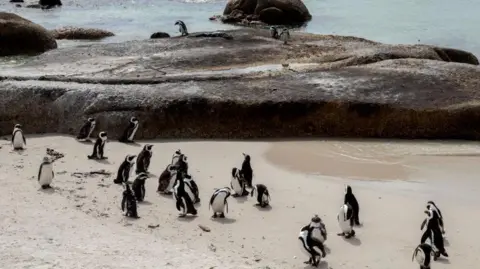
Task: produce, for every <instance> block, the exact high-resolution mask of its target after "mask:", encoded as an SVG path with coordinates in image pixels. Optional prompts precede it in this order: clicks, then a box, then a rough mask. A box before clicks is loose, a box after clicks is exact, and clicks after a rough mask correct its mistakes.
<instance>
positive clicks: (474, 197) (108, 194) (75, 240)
mask: <svg viewBox="0 0 480 269" xmlns="http://www.w3.org/2000/svg"><path fill="white" fill-rule="evenodd" d="M146 142H147V141H142V142H141V144H142V145H143V144H145V143H146ZM2 143H3V144H2V148H1V149H0V156H1V157H0V183H1V184H2V187H1V188H2V192H1V195H0V201H1V205H2V210H1V211H0V224H1V225H0V247H1V249H0V251H1V252H0V253H2V256H1V257H2V259H0V268H69V269H71V268H267V266H269V267H270V268H288V269H290V268H308V267H306V266H305V265H304V264H303V261H305V260H306V259H307V257H306V256H304V255H303V254H302V252H301V251H300V247H299V241H298V239H297V236H298V232H299V229H300V228H301V227H302V226H304V225H306V224H308V222H309V220H310V218H311V216H312V215H313V214H315V213H318V214H319V215H320V216H321V217H322V218H323V220H324V222H325V223H326V225H327V230H328V233H329V237H328V240H327V242H326V245H327V246H328V248H329V249H330V251H331V253H330V254H329V255H327V257H326V258H325V259H323V261H322V263H321V264H320V267H319V268H330V267H331V268H335V269H338V268H341V269H350V268H352V269H353V268H355V269H357V268H370V269H376V268H378V269H385V268H389V269H405V268H418V266H417V264H416V263H414V262H412V260H411V258H412V252H413V249H414V248H415V247H416V246H417V245H418V243H419V240H420V236H421V231H420V224H421V222H422V220H423V218H424V214H423V210H424V208H425V203H426V201H427V200H429V199H433V200H435V201H436V202H437V204H438V206H439V207H440V209H441V210H442V213H443V214H444V218H445V219H444V220H445V227H446V231H447V236H448V240H449V244H448V245H447V251H448V253H449V254H450V258H449V259H448V260H447V261H437V262H434V263H433V265H432V268H434V269H437V268H438V269H441V268H477V267H478V262H479V257H478V253H480V244H478V242H477V241H478V238H479V237H478V236H477V235H476V234H475V233H476V231H477V223H478V222H479V220H480V207H479V206H478V202H479V200H480V198H479V196H478V191H480V188H479V186H480V184H479V181H478V179H477V178H476V176H477V175H478V172H479V171H480V167H479V166H478V160H479V158H478V157H477V155H476V154H478V153H479V152H480V148H479V147H478V146H477V145H475V144H471V143H470V144H466V145H460V146H458V145H443V146H442V145H441V144H429V145H427V147H424V146H422V147H419V146H418V145H417V146H415V145H414V146H411V145H406V144H389V145H387V146H385V145H386V144H385V143H383V144H379V143H374V144H370V145H369V146H362V144H361V143H360V144H358V145H360V146H358V145H356V144H355V143H353V144H352V143H351V142H349V143H345V142H335V143H333V142H328V143H323V144H321V143H315V142H302V143H300V142H299V143H292V142H288V143H267V142H175V143H172V142H170V143H161V142H154V143H153V144H154V148H153V151H154V154H153V159H152V165H151V172H152V173H153V174H155V177H152V178H150V179H149V180H147V194H146V202H145V203H141V204H139V209H138V211H139V215H140V217H141V218H140V219H138V220H131V219H127V218H125V217H123V216H122V213H121V210H120V200H121V193H122V187H121V186H119V185H115V184H113V182H112V181H113V178H114V177H115V175H116V172H117V169H118V166H119V164H120V163H121V161H123V159H124V157H125V155H126V154H138V153H139V152H140V150H141V147H140V146H135V145H124V144H120V143H117V142H110V143H108V144H107V145H106V156H108V157H109V162H110V163H108V164H105V163H100V162H96V161H92V160H88V159H87V157H86V156H87V155H88V154H90V153H91V150H92V145H91V144H83V143H78V142H76V141H75V140H74V139H73V138H71V137H66V136H42V137H36V138H30V139H28V140H27V143H28V145H27V146H28V148H27V149H26V150H25V151H24V152H22V153H17V152H13V151H12V150H11V146H10V145H9V143H8V142H7V141H3V142H2ZM272 145H273V147H272ZM342 145H343V146H342ZM351 145H353V146H355V147H356V149H357V150H353V151H352V150H350V151H349V150H347V149H345V148H346V146H351ZM372 145H383V147H386V148H387V149H388V150H389V151H392V148H400V149H402V150H401V151H398V152H400V153H401V152H403V154H400V153H398V152H397V153H392V154H391V155H395V154H397V155H398V156H400V157H398V156H397V157H395V156H393V157H391V158H392V159H390V160H393V159H395V161H397V162H400V163H403V164H404V166H405V167H403V168H402V169H403V170H402V171H400V170H398V169H397V168H396V169H392V171H391V172H392V173H393V174H395V173H397V174H398V176H397V177H398V178H402V179H406V180H407V181H400V180H397V181H361V180H351V179H342V178H339V177H338V175H336V174H335V173H334V171H333V170H334V169H331V168H332V167H335V168H337V169H338V170H342V169H343V170H344V171H343V172H342V173H340V176H343V177H344V178H349V177H350V175H351V174H354V170H355V169H357V170H359V169H362V166H361V165H360V166H359V165H358V163H350V164H349V163H348V162H346V161H345V159H344V158H350V159H352V158H351V157H352V156H356V155H355V154H357V155H358V152H357V153H355V154H350V153H352V152H355V151H358V148H362V147H363V149H366V148H370V147H371V146H372ZM339 146H340V147H343V151H338V150H337V151H336V150H335V148H338V147H339ZM46 147H50V148H53V149H55V150H57V151H59V152H62V153H64V154H65V155H66V156H65V157H64V158H62V159H60V160H58V161H57V162H55V163H54V169H55V172H56V173H57V174H56V178H55V179H54V182H53V183H52V186H54V191H52V192H49V191H43V190H41V189H40V187H39V185H38V183H37V181H36V176H37V173H38V167H39V165H40V163H41V160H42V157H43V156H44V154H45V149H46ZM381 147H382V146H381ZM178 148H181V149H182V151H183V152H184V153H185V154H186V155H187V156H188V158H189V165H190V173H191V174H192V176H193V177H194V179H195V180H196V181H197V184H198V185H199V188H200V197H201V199H202V202H201V205H199V207H198V211H199V216H198V217H197V218H192V219H186V220H181V219H178V218H177V216H178V212H177V211H176V209H175V205H174V200H173V199H172V198H170V197H165V196H162V195H159V194H157V193H156V189H157V184H158V176H159V175H160V173H161V172H162V171H163V169H164V168H165V166H166V165H167V164H168V163H169V162H170V159H171V156H172V153H173V152H174V151H175V150H176V149H178ZM439 148H443V149H444V150H443V151H441V152H440V151H438V150H437V149H439ZM305 149H309V150H310V153H308V152H305V151H304V150H305ZM327 149H328V150H331V151H332V152H333V153H332V154H331V155H330V157H328V156H323V157H321V159H315V158H306V159H307V160H310V161H311V162H313V164H310V165H307V166H306V167H302V166H301V165H299V164H298V163H299V161H298V160H301V159H300V157H297V159H291V158H292V157H289V156H288V154H289V152H292V153H295V152H297V153H295V154H297V155H296V156H301V157H305V156H307V155H308V154H312V152H313V153H318V152H325V151H326V150H327ZM299 150H300V151H302V150H303V151H302V152H303V153H302V154H300V155H299V154H298V151H299ZM242 152H246V153H248V154H250V155H251V157H252V166H253V169H254V176H255V177H254V183H264V184H266V185H267V186H268V187H269V189H270V192H271V195H272V209H271V210H259V209H258V208H257V207H255V206H254V203H255V202H254V199H253V198H251V197H248V199H241V198H238V199H237V198H231V199H230V200H229V209H230V212H229V213H228V214H227V219H226V220H224V221H221V220H212V219H210V216H211V215H212V212H211V211H209V210H208V201H209V198H210V195H211V194H212V192H213V188H215V187H224V186H228V185H229V180H230V171H231V168H232V167H233V166H237V167H239V166H240V165H241V161H242V154H241V153H242ZM339 152H340V153H342V154H337V153H339ZM405 152H407V153H409V154H404V153H405ZM347 153H348V154H347ZM370 153H371V154H373V155H372V156H377V159H382V158H383V157H384V155H382V154H377V155H375V152H373V151H371V152H370ZM424 153H428V154H431V153H436V154H437V155H442V154H444V153H450V154H451V155H452V153H455V154H456V156H447V157H441V156H436V157H431V156H430V157H428V156H420V155H419V154H424ZM439 153H440V154H439ZM472 153H473V154H472ZM295 154H293V155H294V156H295ZM305 154H307V155H305ZM349 154H350V155H349ZM412 154H413V155H416V156H410V155H412ZM455 154H453V155H455ZM360 155H361V154H360ZM365 155H366V154H365ZM407 155H408V156H410V157H408V156H407ZM463 155H465V156H463ZM467 155H469V156H467ZM265 156H267V158H265ZM339 156H340V157H339ZM341 156H343V157H341ZM372 156H370V157H372ZM406 156H407V157H406ZM342 158H343V159H342ZM370 159H372V158H370ZM373 159H375V158H373ZM289 160H290V161H289ZM377 161H378V160H377ZM317 162H318V163H320V162H321V163H322V164H321V165H320V164H319V168H317V169H314V168H315V163H317ZM273 163H277V164H280V165H282V166H285V165H287V164H289V163H290V164H292V167H291V169H292V170H285V169H283V168H281V167H280V166H276V165H274V164H273ZM300 163H301V162H300ZM312 167H313V168H312ZM322 167H329V168H330V169H325V170H328V171H327V173H325V174H326V176H325V175H312V174H310V175H308V174H306V173H303V172H302V171H306V172H316V173H320V174H321V170H322V169H321V168H322ZM98 169H105V170H107V171H110V172H112V173H113V174H112V176H110V177H105V176H94V177H85V178H77V177H74V176H72V175H71V173H73V172H89V171H92V170H98ZM368 169H370V170H375V169H379V170H382V169H383V170H385V168H378V167H376V166H374V165H373V166H368ZM387 170H388V169H387ZM294 171H295V172H294ZM359 174H361V175H362V177H365V178H368V177H370V178H371V179H378V178H381V175H386V174H388V173H386V172H385V171H381V172H379V173H374V172H371V171H370V172H368V173H366V172H359ZM385 178H395V176H388V177H385ZM131 179H132V180H133V177H131ZM345 183H349V184H351V186H352V187H353V190H354V193H355V194H356V196H357V199H358V200H359V202H360V206H361V211H360V221H361V222H363V223H364V226H363V227H361V228H357V229H356V232H357V237H356V238H355V239H351V240H344V239H342V238H341V237H338V236H336V233H337V232H338V231H339V228H338V225H337V223H336V214H337V211H338V208H339V207H340V205H341V203H342V200H343V188H344V184H345ZM99 184H101V185H102V186H99ZM198 224H202V225H205V226H208V227H210V228H211V230H212V231H211V232H210V233H207V232H203V231H202V230H200V229H199V228H198V226H197V225H198ZM148 225H160V226H159V227H158V228H154V229H152V228H148V227H147V226H148ZM212 245H213V246H214V247H212ZM214 250H215V251H214ZM295 256H296V258H295Z"/></svg>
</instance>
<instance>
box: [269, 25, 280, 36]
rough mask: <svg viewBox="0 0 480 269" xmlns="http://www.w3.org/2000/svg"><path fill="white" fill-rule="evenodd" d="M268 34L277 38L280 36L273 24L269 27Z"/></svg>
mask: <svg viewBox="0 0 480 269" xmlns="http://www.w3.org/2000/svg"><path fill="white" fill-rule="evenodd" d="M270 36H271V37H272V38H273V39H279V38H280V36H279V35H278V30H277V27H275V26H271V27H270Z"/></svg>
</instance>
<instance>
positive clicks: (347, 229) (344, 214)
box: [337, 204, 355, 238]
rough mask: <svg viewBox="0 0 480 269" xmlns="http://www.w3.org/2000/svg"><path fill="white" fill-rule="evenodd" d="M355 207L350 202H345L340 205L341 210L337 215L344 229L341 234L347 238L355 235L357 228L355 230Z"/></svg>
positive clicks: (341, 227)
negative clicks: (353, 219)
mask: <svg viewBox="0 0 480 269" xmlns="http://www.w3.org/2000/svg"><path fill="white" fill-rule="evenodd" d="M352 218H353V209H352V207H351V206H350V205H349V204H344V205H342V206H341V207H340V212H339V213H338V215H337V221H338V224H339V225H340V229H341V230H342V232H341V233H339V234H338V235H339V236H345V238H350V237H352V236H355V230H353V221H352Z"/></svg>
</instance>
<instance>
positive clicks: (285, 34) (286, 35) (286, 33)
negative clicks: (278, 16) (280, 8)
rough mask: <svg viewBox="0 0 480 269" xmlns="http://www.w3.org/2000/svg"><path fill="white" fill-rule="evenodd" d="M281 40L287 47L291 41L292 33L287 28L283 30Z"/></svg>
mask: <svg viewBox="0 0 480 269" xmlns="http://www.w3.org/2000/svg"><path fill="white" fill-rule="evenodd" d="M280 39H281V40H282V41H283V44H285V45H286V44H287V42H288V40H290V32H289V31H288V29H287V28H283V30H282V32H281V33H280Z"/></svg>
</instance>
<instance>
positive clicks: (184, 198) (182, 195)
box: [173, 172, 197, 217]
mask: <svg viewBox="0 0 480 269" xmlns="http://www.w3.org/2000/svg"><path fill="white" fill-rule="evenodd" d="M184 176H185V174H184V173H183V172H178V173H177V179H176V180H175V185H174V186H173V195H174V197H175V200H176V204H175V206H176V207H177V210H178V211H181V213H180V216H179V217H185V216H186V215H187V214H191V215H197V209H196V208H195V206H194V205H193V204H194V201H192V199H191V198H190V196H189V195H188V193H187V192H186V188H187V186H186V185H185V181H184Z"/></svg>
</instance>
